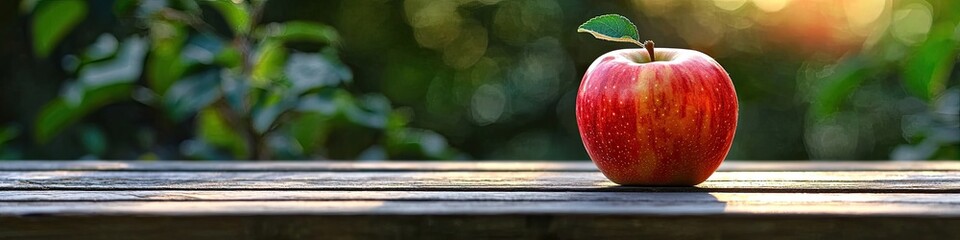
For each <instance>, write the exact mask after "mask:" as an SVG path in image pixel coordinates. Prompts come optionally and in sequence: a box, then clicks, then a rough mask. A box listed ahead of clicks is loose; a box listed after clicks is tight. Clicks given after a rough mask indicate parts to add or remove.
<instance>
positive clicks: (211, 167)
mask: <svg viewBox="0 0 960 240" xmlns="http://www.w3.org/2000/svg"><path fill="white" fill-rule="evenodd" d="M51 170H61V171H224V172H226V171H269V172H278V171H337V172H387V171H405V172H417V171H520V172H523V171H533V172H544V171H548V172H594V171H596V167H595V166H594V165H593V163H591V162H589V161H579V162H516V161H514V162H504V161H488V162H333V161H305V162H266V163H251V162H186V161H158V162H143V161H109V162H108V161H0V171H51ZM718 171H960V161H911V162H863V161H838V162H833V161H831V162H826V161H819V162H811V161H792V162H782V161H781V162H745V161H729V160H728V161H725V162H724V163H723V165H721V166H720V169H719V170H718Z"/></svg>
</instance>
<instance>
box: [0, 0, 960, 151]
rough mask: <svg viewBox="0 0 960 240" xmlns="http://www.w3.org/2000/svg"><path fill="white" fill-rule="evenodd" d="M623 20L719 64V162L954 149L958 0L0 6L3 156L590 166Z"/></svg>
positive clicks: (171, 0) (14, 2)
mask: <svg viewBox="0 0 960 240" xmlns="http://www.w3.org/2000/svg"><path fill="white" fill-rule="evenodd" d="M606 13H617V14H621V15H624V16H627V17H629V18H630V19H632V20H633V21H634V22H635V23H636V24H637V26H638V28H639V31H640V35H641V38H642V39H644V40H645V39H651V40H654V41H656V42H657V46H658V47H674V48H691V49H695V50H699V51H702V52H705V53H707V54H709V55H711V56H713V57H714V58H716V59H717V61H718V62H720V64H721V65H723V66H724V68H726V70H727V71H728V72H729V73H730V76H731V78H732V79H733V81H734V85H735V86H736V91H737V94H738V97H739V101H740V122H739V125H738V129H737V135H736V137H735V140H734V144H733V148H732V150H731V151H730V154H729V156H728V159H741V160H806V159H816V160H820V159H854V160H857V159H863V160H891V159H892V160H927V159H960V128H958V126H960V120H958V112H960V87H958V82H960V80H958V79H960V64H958V62H960V61H958V60H960V59H958V54H960V26H958V22H960V1H953V0H929V1H924V0H897V1H893V0H792V1H791V0H712V1H709V0H704V1H694V0H690V1H667V0H662V1H643V0H635V1H574V0H557V1H552V0H320V1H317V0H302V1H295V0H269V1H267V0H208V1H207V0H204V1H194V0H7V1H0V159H144V160H151V159H160V160H162V159H195V160H230V159H237V160H246V159H261V160H266V159H284V160H300V159H303V160H307V159H337V160H382V159H403V160H419V159H429V160H484V159H498V160H587V159H589V158H588V157H587V155H586V152H585V151H584V149H583V145H582V143H581V141H580V138H579V134H578V132H577V126H576V121H575V117H574V100H575V97H576V91H577V87H578V85H579V83H580V80H581V77H582V74H583V72H584V71H585V70H586V68H587V67H588V66H589V64H590V63H591V62H592V61H593V60H594V59H595V58H596V57H598V56H600V55H601V54H603V53H605V52H608V51H611V50H615V49H621V48H631V47H634V46H631V45H629V44H625V43H611V42H605V41H599V40H596V39H594V38H593V37H591V36H590V35H589V34H583V33H580V34H577V33H576V28H577V26H578V25H579V24H580V23H582V22H584V21H585V20H587V19H589V18H591V17H593V16H596V15H600V14H606Z"/></svg>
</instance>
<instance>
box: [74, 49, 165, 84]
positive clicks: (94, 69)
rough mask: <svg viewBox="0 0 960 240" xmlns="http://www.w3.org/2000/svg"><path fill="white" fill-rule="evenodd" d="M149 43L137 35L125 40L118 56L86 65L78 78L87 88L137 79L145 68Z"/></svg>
mask: <svg viewBox="0 0 960 240" xmlns="http://www.w3.org/2000/svg"><path fill="white" fill-rule="evenodd" d="M147 44H148V43H147V40H144V39H141V38H137V37H131V38H128V39H126V40H124V41H123V43H121V45H120V50H119V52H117V55H116V57H114V58H113V59H110V60H109V61H103V62H96V63H92V64H88V65H86V66H84V67H83V68H82V69H80V77H79V79H77V80H78V81H79V82H80V83H81V84H83V85H84V87H85V88H91V87H98V86H104V85H110V84H114V83H121V82H122V83H129V82H135V81H137V79H139V78H140V73H141V71H142V70H143V59H144V57H145V56H146V55H147Z"/></svg>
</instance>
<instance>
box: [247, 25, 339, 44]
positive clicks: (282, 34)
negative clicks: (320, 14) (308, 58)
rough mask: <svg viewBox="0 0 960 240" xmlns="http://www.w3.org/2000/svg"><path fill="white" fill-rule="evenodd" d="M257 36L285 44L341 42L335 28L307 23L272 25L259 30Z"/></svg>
mask: <svg viewBox="0 0 960 240" xmlns="http://www.w3.org/2000/svg"><path fill="white" fill-rule="evenodd" d="M256 34H257V35H259V36H261V37H264V38H272V39H276V40H281V41H285V42H312V43H323V44H333V43H337V42H339V41H340V36H339V35H337V30H336V29H334V28H333V27H330V26H327V25H323V24H319V23H314V22H306V21H287V22H283V23H271V24H269V25H267V26H266V27H263V28H260V29H258V31H256Z"/></svg>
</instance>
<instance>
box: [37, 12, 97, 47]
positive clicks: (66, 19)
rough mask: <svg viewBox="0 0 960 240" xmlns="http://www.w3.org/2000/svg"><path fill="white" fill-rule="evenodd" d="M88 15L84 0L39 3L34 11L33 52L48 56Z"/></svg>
mask: <svg viewBox="0 0 960 240" xmlns="http://www.w3.org/2000/svg"><path fill="white" fill-rule="evenodd" d="M86 15H87V3H86V2H85V1H82V0H58V1H45V2H40V3H38V4H37V8H36V9H35V12H34V13H33V29H32V30H33V52H34V53H35V54H36V55H37V56H40V57H46V56H47V55H49V54H50V51H53V49H54V48H56V46H57V43H59V42H60V40H62V39H63V37H65V36H66V35H67V33H69V32H70V30H71V29H73V27H74V26H76V25H77V24H79V23H80V21H81V20H83V18H84V17H86Z"/></svg>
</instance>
